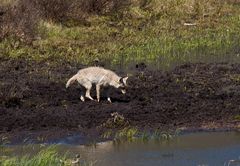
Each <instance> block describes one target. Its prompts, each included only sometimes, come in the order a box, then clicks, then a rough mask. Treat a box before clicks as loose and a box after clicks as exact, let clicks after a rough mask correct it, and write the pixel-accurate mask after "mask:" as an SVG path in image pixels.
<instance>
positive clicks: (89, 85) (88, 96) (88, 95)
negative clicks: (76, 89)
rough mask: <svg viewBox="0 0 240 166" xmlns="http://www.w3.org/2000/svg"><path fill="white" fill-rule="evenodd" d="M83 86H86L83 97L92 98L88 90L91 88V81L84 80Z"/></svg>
mask: <svg viewBox="0 0 240 166" xmlns="http://www.w3.org/2000/svg"><path fill="white" fill-rule="evenodd" d="M83 86H84V87H85V88H86V95H85V97H87V98H89V99H90V100H93V98H92V97H91V95H90V91H91V89H92V83H91V82H86V83H85V84H84V85H83Z"/></svg>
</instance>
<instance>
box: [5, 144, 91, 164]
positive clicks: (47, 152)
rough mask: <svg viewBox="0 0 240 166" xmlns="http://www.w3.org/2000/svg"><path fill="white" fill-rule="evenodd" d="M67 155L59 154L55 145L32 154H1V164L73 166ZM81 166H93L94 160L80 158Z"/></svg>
mask: <svg viewBox="0 0 240 166" xmlns="http://www.w3.org/2000/svg"><path fill="white" fill-rule="evenodd" d="M66 156H67V155H59V154H58V153H57V151H56V147H55V146H50V147H48V148H44V149H43V150H41V151H40V152H38V153H37V154H35V155H31V156H29V155H28V156H18V157H7V156H0V165H1V166H59V165H61V166H71V165H72V161H73V160H71V159H67V157H66ZM80 163H81V164H80V165H81V166H93V165H94V163H93V162H86V161H82V160H80Z"/></svg>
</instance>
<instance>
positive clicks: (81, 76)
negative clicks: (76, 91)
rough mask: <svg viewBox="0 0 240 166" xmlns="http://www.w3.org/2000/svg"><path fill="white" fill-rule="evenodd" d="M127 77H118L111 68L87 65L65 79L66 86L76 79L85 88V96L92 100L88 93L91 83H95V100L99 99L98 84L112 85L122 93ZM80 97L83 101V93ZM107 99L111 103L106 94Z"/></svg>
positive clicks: (124, 91)
mask: <svg viewBox="0 0 240 166" xmlns="http://www.w3.org/2000/svg"><path fill="white" fill-rule="evenodd" d="M127 79H128V77H119V76H118V75H117V74H116V73H114V72H113V71H111V70H107V69H104V68H102V67H88V68H84V69H81V70H79V71H78V73H77V74H76V75H74V76H73V77H72V78H70V79H69V80H68V81H67V84H66V88H68V87H69V85H70V84H71V83H73V82H74V81H76V80H77V81H78V83H79V84H81V85H82V86H83V87H85V88H86V94H85V97H87V98H89V99H90V100H93V98H92V97H91V95H90V91H91V88H92V84H95V85H96V92H97V101H98V102H99V101H100V86H109V85H110V86H113V87H115V88H119V89H121V91H122V93H123V94H125V93H126V86H127ZM80 99H81V100H82V101H85V98H84V96H83V95H81V97H80ZM107 100H108V101H109V102H110V103H111V98H110V97H109V96H107Z"/></svg>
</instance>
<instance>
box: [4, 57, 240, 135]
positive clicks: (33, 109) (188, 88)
mask: <svg viewBox="0 0 240 166" xmlns="http://www.w3.org/2000/svg"><path fill="white" fill-rule="evenodd" d="M83 67H84V66H82V65H80V64H78V63H69V62H57V63H56V64H53V63H51V64H50V63H48V62H47V61H45V62H44V61H42V62H29V61H26V60H23V59H15V60H13V59H4V58H2V59H0V133H1V134H7V133H14V132H21V131H38V130H55V131H57V130H67V131H73V130H74V131H90V130H104V128H111V127H113V128H114V127H119V126H120V127H122V126H124V125H131V126H137V127H139V128H147V129H159V128H160V129H176V128H179V127H183V128H184V127H187V128H238V127H239V122H240V116H239V115H240V64H226V63H222V64H219V63H218V64H185V65H181V66H178V67H176V68H174V69H173V70H171V71H161V70H154V71H151V70H148V68H145V69H144V68H143V69H142V70H143V71H138V69H136V70H132V71H129V72H130V73H131V76H130V78H129V80H128V81H129V82H128V85H129V86H128V88H127V94H126V95H123V94H121V92H120V91H119V90H116V89H112V90H111V97H112V101H113V103H112V104H110V103H108V102H107V100H106V93H105V91H104V89H102V93H101V97H102V98H101V102H100V103H97V102H95V101H89V100H87V101H86V102H81V101H80V99H79V97H80V92H81V88H80V86H79V85H78V84H77V83H74V84H73V85H71V86H70V88H69V89H66V88H65V84H66V81H67V80H68V79H69V78H70V77H71V76H72V75H74V74H75V73H76V72H77V71H78V70H79V69H80V68H83ZM117 73H119V72H117ZM92 96H93V97H94V98H96V95H95V88H93V89H92ZM113 112H118V114H120V115H122V116H123V117H124V120H123V121H124V123H122V124H120V125H119V124H117V125H116V124H108V122H111V118H112V116H111V113H113Z"/></svg>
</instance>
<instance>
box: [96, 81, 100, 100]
mask: <svg viewBox="0 0 240 166" xmlns="http://www.w3.org/2000/svg"><path fill="white" fill-rule="evenodd" d="M96 92H97V101H98V102H99V101H100V84H96Z"/></svg>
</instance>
